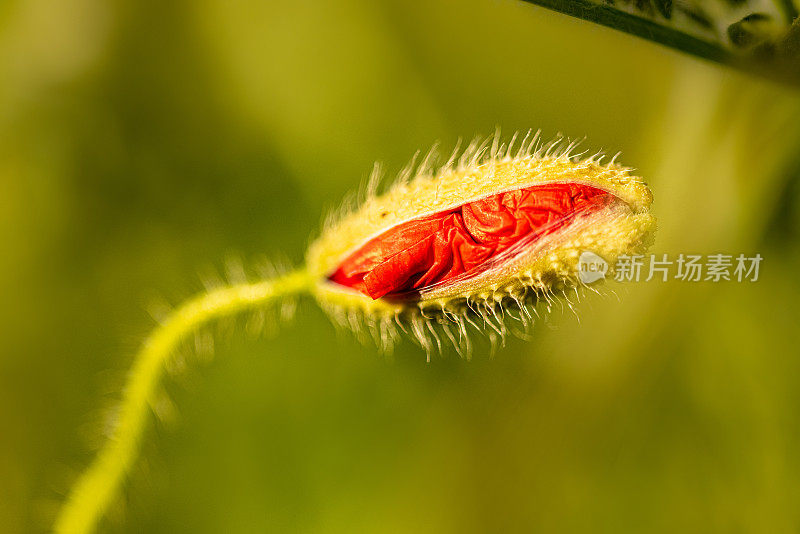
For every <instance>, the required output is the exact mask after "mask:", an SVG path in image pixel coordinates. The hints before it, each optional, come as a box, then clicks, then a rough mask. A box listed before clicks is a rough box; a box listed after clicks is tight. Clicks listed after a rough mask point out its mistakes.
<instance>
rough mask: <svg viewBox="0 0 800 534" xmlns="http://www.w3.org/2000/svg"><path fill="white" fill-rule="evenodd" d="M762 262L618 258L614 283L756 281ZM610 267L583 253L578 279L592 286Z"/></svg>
mask: <svg viewBox="0 0 800 534" xmlns="http://www.w3.org/2000/svg"><path fill="white" fill-rule="evenodd" d="M763 259H764V258H763V257H762V256H761V254H755V255H754V256H746V255H744V254H738V255H733V254H707V255H701V254H679V255H678V256H677V257H674V256H669V255H668V254H660V255H656V254H649V255H645V254H635V255H633V256H628V255H621V256H618V257H617V261H616V263H615V264H614V267H613V275H614V276H613V278H614V280H616V281H617V282H649V281H651V280H660V281H662V282H666V281H668V280H680V281H683V282H722V281H727V282H756V281H758V276H759V271H760V268H761V262H762V260H763ZM609 267H610V266H609V264H608V262H607V261H606V260H604V259H603V258H602V257H600V256H599V255H597V254H595V253H594V252H591V251H588V250H586V251H583V252H582V253H581V255H580V257H579V258H578V278H579V279H580V281H581V282H583V283H584V284H591V283H593V282H596V281H598V280H600V279H604V278H606V275H607V274H609Z"/></svg>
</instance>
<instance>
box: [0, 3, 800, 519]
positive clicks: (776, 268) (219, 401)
mask: <svg viewBox="0 0 800 534" xmlns="http://www.w3.org/2000/svg"><path fill="white" fill-rule="evenodd" d="M496 125H499V126H500V127H502V128H503V130H504V131H505V132H507V133H510V132H512V131H514V130H517V129H528V128H531V127H533V128H542V129H543V133H544V135H545V137H550V136H552V135H555V134H556V133H557V132H563V133H564V134H566V135H568V136H571V137H573V138H574V137H582V136H584V135H585V136H587V141H586V143H585V144H584V146H585V147H586V148H589V149H598V148H605V149H608V150H609V151H610V152H611V153H614V152H616V151H617V150H622V151H623V157H622V161H623V162H624V163H626V164H628V165H631V166H633V167H635V168H636V169H637V172H639V173H640V174H641V175H642V176H644V177H646V178H647V179H648V180H649V181H650V183H651V185H652V188H653V191H654V195H655V204H654V211H655V212H656V214H657V216H658V217H659V234H658V236H657V241H656V246H655V248H654V252H657V253H661V252H667V253H669V254H675V255H676V254H678V253H702V254H705V253H716V252H722V253H729V254H739V253H746V254H748V255H753V254H754V253H756V252H758V253H760V254H761V255H762V256H763V257H764V261H763V264H762V271H761V278H760V280H759V281H758V282H756V283H735V282H731V283H716V284H714V283H678V282H673V283H657V282H650V283H646V284H645V283H641V284H630V285H626V286H619V285H610V287H611V288H612V289H614V290H615V291H616V292H617V293H618V294H619V296H620V299H616V298H613V297H598V296H592V295H587V298H586V299H584V301H583V302H582V303H581V304H579V305H578V306H577V309H578V316H579V319H580V320H578V319H577V318H576V316H575V315H573V314H571V313H562V312H561V311H556V312H555V313H554V314H553V315H551V316H550V317H548V318H547V319H546V320H544V321H541V322H540V323H539V324H538V325H537V327H536V331H535V336H534V337H535V339H534V340H533V341H531V342H523V341H518V340H511V341H509V343H508V345H507V347H506V348H505V349H503V350H500V351H499V352H498V353H497V355H496V356H495V357H494V358H490V357H489V356H488V347H487V345H486V344H485V343H484V344H482V345H479V347H478V350H477V351H476V354H475V355H474V358H473V359H472V361H469V362H466V361H463V360H460V359H459V358H458V357H457V356H456V355H455V353H449V354H446V355H445V356H444V357H434V358H433V361H432V362H431V363H426V362H425V355H424V353H422V351H421V350H419V349H418V348H416V347H415V346H414V345H413V344H412V343H411V342H410V341H406V342H404V343H403V344H402V345H401V346H400V347H399V348H398V349H397V351H396V352H395V354H394V356H393V357H391V358H386V357H384V356H381V355H379V354H378V353H377V351H376V350H375V349H374V348H373V347H369V346H362V345H360V344H358V343H357V342H356V341H355V340H354V339H353V337H352V336H349V335H346V334H345V335H341V334H337V332H336V331H335V329H334V328H333V327H332V326H331V325H330V324H329V322H328V320H327V319H326V317H325V316H324V315H323V313H322V312H320V311H319V310H318V308H317V307H316V306H315V304H314V303H313V302H312V301H310V299H305V300H303V301H301V303H300V307H299V309H298V313H297V316H296V317H295V320H294V321H292V322H291V323H289V324H287V325H285V326H283V327H281V329H280V332H279V333H277V335H275V336H273V337H263V336H259V337H254V336H252V335H248V334H247V333H246V332H244V329H243V328H241V326H234V327H233V329H232V330H231V331H229V332H227V333H223V334H220V335H218V336H217V339H216V351H215V358H214V359H213V360H212V361H210V362H205V363H201V362H196V361H193V360H191V359H190V360H189V365H188V368H187V369H186V370H185V371H182V372H179V373H176V375H175V376H172V377H170V379H169V380H168V381H167V384H166V386H165V389H166V394H167V395H168V397H169V398H170V399H171V400H172V402H173V404H174V405H175V407H176V414H175V415H174V417H171V418H167V419H165V420H159V421H156V422H155V423H154V424H153V425H151V427H150V429H149V430H148V433H147V437H146V445H145V450H144V451H143V457H142V460H141V461H140V462H139V463H138V465H137V468H136V470H135V472H134V473H133V475H132V476H131V478H130V480H129V482H128V483H127V484H126V487H125V491H124V497H123V498H122V499H121V500H120V503H119V504H118V505H117V506H115V507H114V509H113V510H112V511H111V512H110V514H109V516H108V517H107V519H106V521H105V522H104V523H103V531H108V532H171V533H174V532H194V533H197V532H264V531H270V532H342V533H344V532H347V533H352V532H431V533H434V532H435V533H442V532H454V533H455V532H458V533H463V532H531V531H534V530H542V531H546V532H609V533H611V532H675V531H684V532H765V533H774V532H797V531H798V530H800V507H798V502H800V455H798V450H800V424H798V422H799V421H798V406H800V361H799V360H798V350H797V346H798V344H800V333H798V329H797V327H796V314H797V311H798V306H797V298H798V296H800V277H799V276H798V274H797V272H798V268H800V247H798V242H797V237H798V228H799V227H800V219H798V211H797V206H798V202H799V201H800V189H798V187H797V184H798V177H799V175H800V156H798V154H800V150H798V149H800V96H798V93H797V92H792V91H791V90H789V89H786V88H782V87H779V86H776V85H771V84H769V83H766V82H762V81H759V80H757V79H753V78H748V77H747V76H745V75H742V74H738V73H734V72H731V71H728V70H724V69H722V68H720V67H716V66H713V65H710V64H707V63H702V62H698V61H696V60H693V59H691V58H688V57H686V56H683V55H680V54H677V53H674V52H672V51H670V50H667V49H665V48H662V47H659V46H656V45H652V44H650V43H647V42H645V41H642V40H639V39H635V38H632V37H629V36H626V35H623V34H621V33H617V32H614V31H612V30H609V29H605V28H601V27H597V26H594V25H591V24H589V23H585V22H581V21H578V20H575V19H571V18H568V17H565V16H562V15H558V14H554V13H551V12H548V11H546V10H544V9H541V8H538V7H535V6H532V5H529V4H525V3H522V2H516V1H512V0H503V1H489V0H484V1H479V0H468V1H459V2H426V1H407V0H404V1H400V0H397V1H394V0H385V1H381V2H379V3H376V2H371V1H368V0H362V1H359V0H347V1H341V2H335V3H334V2H330V3H328V2H252V1H250V2H248V1H240V0H235V1H227V2H226V1H221V0H202V1H197V2H189V1H176V2H153V1H149V0H138V1H133V0H112V1H106V0H62V1H59V2H51V1H46V0H24V1H22V0H10V1H6V2H3V3H2V5H0V297H2V298H1V299H0V530H1V531H2V532H10V533H16V532H29V531H33V532H35V531H43V530H46V529H48V527H49V525H50V524H51V522H52V520H53V517H54V514H55V512H56V510H57V507H58V504H59V502H60V500H61V498H62V497H63V495H64V494H65V492H66V490H67V489H68V488H69V484H70V482H71V481H72V480H74V478H75V476H76V475H77V473H78V472H79V470H80V469H81V468H82V467H84V466H85V465H86V464H87V463H88V462H89V460H90V459H91V457H92V454H93V452H94V451H95V450H96V448H97V447H98V446H99V445H100V444H102V442H103V439H104V438H103V436H104V432H105V431H106V429H107V428H108V425H109V422H110V421H112V420H113V407H114V405H115V402H116V400H117V399H118V398H119V397H118V395H119V391H120V388H121V387H122V384H123V383H124V378H125V373H126V371H127V370H128V369H129V367H130V365H131V358H132V356H133V353H134V351H135V350H136V348H137V346H138V344H139V342H140V341H141V339H142V338H143V336H144V335H146V333H147V332H148V331H149V330H150V329H151V328H152V327H153V325H154V322H153V320H152V319H151V318H150V316H149V315H148V313H147V311H146V310H147V309H148V305H149V304H150V303H151V302H152V301H153V300H154V299H155V300H158V299H162V300H166V301H167V302H169V303H172V304H176V303H179V302H180V301H181V300H182V299H184V298H186V297H188V296H190V295H192V294H193V293H195V292H196V291H199V290H201V289H202V286H201V284H200V276H199V273H201V272H204V270H205V269H207V268H208V267H209V266H211V267H214V268H217V269H220V268H221V266H222V265H223V262H224V259H225V258H226V257H227V256H229V255H230V254H235V255H239V256H241V257H243V258H245V264H252V263H253V262H255V261H256V260H257V259H258V257H259V256H266V257H267V258H285V259H288V261H290V262H291V263H294V264H299V263H301V262H302V257H303V254H304V250H305V247H306V245H307V244H308V241H309V237H310V236H311V235H313V234H314V232H316V231H318V225H319V221H320V219H321V217H322V216H323V215H324V213H326V211H327V210H328V209H330V208H331V207H333V206H335V205H336V204H337V203H338V202H339V199H341V198H342V197H343V196H344V195H345V193H346V192H348V191H350V190H352V189H354V188H355V187H357V186H358V184H359V183H360V182H361V181H362V180H363V179H364V178H365V177H366V175H367V174H368V172H369V170H370V168H371V166H372V163H373V161H374V160H376V159H377V160H382V161H384V162H385V163H386V166H387V168H388V169H389V172H390V173H391V172H395V171H397V170H398V169H399V168H400V167H401V166H402V165H403V164H405V163H406V161H407V160H408V159H409V157H410V156H411V154H413V152H414V151H415V150H417V149H420V148H422V149H425V148H427V147H428V146H430V144H431V143H432V142H433V141H435V140H437V139H439V140H441V141H442V143H443V147H444V149H445V151H446V150H448V149H450V148H451V147H452V146H453V144H454V143H455V141H456V139H457V138H458V137H459V136H463V137H468V138H469V137H471V136H473V135H474V134H489V133H491V132H493V131H494V128H495V126H496Z"/></svg>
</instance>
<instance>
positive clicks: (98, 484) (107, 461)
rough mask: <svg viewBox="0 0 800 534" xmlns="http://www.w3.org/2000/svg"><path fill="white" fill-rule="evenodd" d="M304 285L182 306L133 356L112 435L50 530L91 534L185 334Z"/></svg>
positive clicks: (246, 289) (240, 290)
mask: <svg viewBox="0 0 800 534" xmlns="http://www.w3.org/2000/svg"><path fill="white" fill-rule="evenodd" d="M310 282H311V280H310V278H309V276H308V274H307V273H305V272H302V271H297V272H293V273H290V274H287V275H285V276H283V277H280V278H277V279H274V280H267V281H263V282H258V283H253V284H241V285H236V286H232V287H226V288H222V289H218V290H214V291H211V292H209V293H205V294H203V295H200V296H197V297H195V298H193V299H192V300H190V301H188V302H187V303H185V304H183V305H182V306H181V307H180V308H178V309H177V310H175V312H174V313H173V314H172V315H170V317H169V318H168V319H167V320H166V321H165V322H164V323H163V324H162V325H161V326H159V327H158V328H157V329H156V330H155V331H153V333H152V334H150V336H149V337H148V338H147V340H146V341H145V343H144V345H143V346H142V348H141V350H140V351H139V353H138V354H137V355H136V359H135V362H134V365H133V369H132V370H131V373H130V376H129V378H128V383H127V386H126V388H125V392H124V395H123V399H122V406H121V409H120V414H119V421H118V423H117V426H116V428H115V429H114V432H113V435H112V436H111V439H110V440H109V441H108V443H106V445H105V446H104V447H103V449H102V450H100V452H99V453H98V454H97V456H96V457H95V459H94V461H93V462H92V463H91V465H89V467H88V468H87V469H86V470H85V471H84V472H83V474H82V475H81V476H80V478H78V480H77V481H76V483H75V484H74V485H73V486H72V489H71V491H70V494H69V495H68V496H67V499H66V501H65V502H64V505H63V506H62V508H61V510H60V512H59V515H58V517H57V519H56V523H55V526H54V530H55V531H56V532H58V533H60V534H67V533H69V534H78V533H81V534H82V533H87V532H93V531H94V530H95V528H96V527H97V524H98V522H99V521H100V519H101V518H102V516H103V514H104V513H105V511H106V509H107V508H108V506H109V504H110V503H111V501H112V500H113V499H114V497H115V496H116V495H117V493H118V491H119V489H120V486H121V485H122V482H123V481H124V479H125V477H126V475H127V474H128V472H129V471H130V469H131V467H132V466H133V465H134V463H135V461H136V458H137V456H138V453H139V448H140V444H141V441H142V435H143V433H144V430H145V428H146V425H147V421H148V411H149V408H150V406H151V403H152V402H153V398H154V396H155V394H156V391H157V387H158V384H159V381H160V379H161V376H162V375H163V373H164V367H165V363H166V362H167V360H168V359H169V357H170V356H171V355H172V354H173V352H174V350H175V348H176V346H177V345H178V344H179V343H180V342H181V341H182V340H183V339H184V338H185V337H186V336H187V335H188V334H191V333H192V332H194V331H195V330H196V329H197V327H199V326H201V325H203V324H205V323H208V322H209V321H211V320H213V319H216V318H219V317H222V316H225V315H231V314H234V313H237V312H240V311H244V310H246V309H249V308H252V307H255V306H258V305H261V304H264V303H266V302H269V301H271V300H273V299H276V298H280V297H282V296H286V295H291V294H296V293H299V292H301V291H303V290H305V289H307V288H308V287H309V286H310Z"/></svg>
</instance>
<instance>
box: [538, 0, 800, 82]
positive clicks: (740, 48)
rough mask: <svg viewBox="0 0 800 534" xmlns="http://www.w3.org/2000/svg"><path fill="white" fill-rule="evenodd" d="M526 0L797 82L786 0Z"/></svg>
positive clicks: (791, 14) (792, 14)
mask: <svg viewBox="0 0 800 534" xmlns="http://www.w3.org/2000/svg"><path fill="white" fill-rule="evenodd" d="M525 1H527V2H531V3H533V4H537V5H540V6H542V7H546V8H549V9H553V10H555V11H559V12H561V13H565V14H567V15H571V16H573V17H578V18H581V19H584V20H587V21H590V22H595V23H597V24H602V25H603V26H608V27H610V28H614V29H616V30H620V31H623V32H626V33H630V34H632V35H636V36H638V37H642V38H644V39H647V40H650V41H653V42H656V43H660V44H663V45H666V46H668V47H670V48H674V49H676V50H680V51H681V52H685V53H687V54H691V55H694V56H696V57H699V58H703V59H708V60H711V61H715V62H718V63H722V64H725V65H729V66H733V67H736V68H739V69H743V70H747V71H751V72H755V73H758V74H761V75H763V76H767V77H770V78H773V79H777V80H780V81H783V82H785V83H791V84H794V85H798V84H800V66H799V65H800V63H798V57H799V55H798V52H797V48H798V46H797V44H796V43H795V41H796V40H797V38H796V37H795V36H794V34H795V33H796V31H797V30H796V28H797V22H796V20H797V10H796V9H795V7H794V5H793V4H792V3H791V2H788V1H783V2H777V3H773V2H770V1H768V0H714V1H711V2H699V1H697V0H689V1H687V2H680V3H674V4H673V2H672V0H525ZM793 20H795V24H794V25H792V21H793ZM793 28H795V29H793Z"/></svg>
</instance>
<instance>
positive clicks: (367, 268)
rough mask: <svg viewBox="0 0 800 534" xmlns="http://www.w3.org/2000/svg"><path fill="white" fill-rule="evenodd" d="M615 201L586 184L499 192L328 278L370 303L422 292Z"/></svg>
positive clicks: (419, 223)
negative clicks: (354, 290) (357, 292)
mask: <svg viewBox="0 0 800 534" xmlns="http://www.w3.org/2000/svg"><path fill="white" fill-rule="evenodd" d="M614 198H615V197H614V195H612V194H611V193H609V192H607V191H604V190H602V189H598V188H596V187H592V186H589V185H586V184H577V183H556V184H544V185H535V186H531V187H527V188H524V189H518V190H515V191H508V192H505V193H499V194H496V195H492V196H490V197H487V198H484V199H481V200H476V201H474V202H468V203H466V204H463V205H461V206H459V207H457V208H453V209H450V210H446V211H442V212H439V213H435V214H433V215H429V216H427V217H421V218H419V219H414V220H411V221H407V222H404V223H402V224H399V225H397V226H394V227H392V228H390V229H389V230H387V231H385V232H383V233H382V234H381V235H379V236H378V237H375V238H373V239H371V240H370V241H369V242H367V243H366V244H365V245H364V246H362V247H361V248H359V249H358V250H357V251H355V252H353V253H352V254H351V255H350V256H348V258H347V259H346V260H344V261H343V262H342V264H341V265H340V266H339V268H338V269H337V270H336V271H335V272H334V273H333V274H332V275H331V276H330V277H329V279H330V280H331V281H333V282H336V283H337V284H341V285H344V286H347V287H350V288H353V289H356V290H358V291H360V292H362V293H364V294H365V295H367V296H370V297H372V298H373V299H378V298H381V297H383V296H386V295H393V294H401V293H408V292H415V291H419V290H420V289H422V288H424V287H427V286H431V285H433V284H438V283H442V282H447V281H448V280H451V279H453V278H455V277H457V276H459V275H461V274H464V273H469V272H470V271H473V270H476V272H477V268H478V267H480V266H481V265H482V264H484V263H486V262H487V261H489V260H491V259H492V258H493V257H495V256H497V255H499V254H500V253H502V252H503V251H505V250H507V249H509V248H510V247H512V246H514V245H515V244H517V243H519V242H520V241H521V240H523V239H526V238H531V237H532V238H533V239H534V240H535V239H538V238H540V237H541V236H544V235H547V234H549V233H552V232H554V231H556V230H558V229H559V228H561V227H562V226H563V225H564V224H566V223H567V222H569V220H571V216H572V215H574V214H576V213H579V212H580V213H587V212H591V211H594V210H598V209H601V208H602V207H604V206H607V205H608V204H609V203H610V202H612V201H613V200H614Z"/></svg>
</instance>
